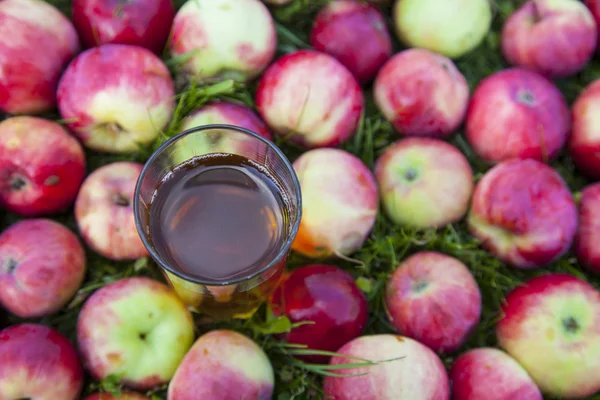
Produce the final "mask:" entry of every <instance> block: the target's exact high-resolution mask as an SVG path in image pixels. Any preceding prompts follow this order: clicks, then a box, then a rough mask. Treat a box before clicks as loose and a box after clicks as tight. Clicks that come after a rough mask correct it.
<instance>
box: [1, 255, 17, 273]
mask: <svg viewBox="0 0 600 400" xmlns="http://www.w3.org/2000/svg"><path fill="white" fill-rule="evenodd" d="M18 266H19V263H18V262H17V260H15V259H14V258H8V259H7V260H5V261H4V264H2V271H4V272H6V273H7V274H12V273H13V272H14V270H15V269H17V267H18Z"/></svg>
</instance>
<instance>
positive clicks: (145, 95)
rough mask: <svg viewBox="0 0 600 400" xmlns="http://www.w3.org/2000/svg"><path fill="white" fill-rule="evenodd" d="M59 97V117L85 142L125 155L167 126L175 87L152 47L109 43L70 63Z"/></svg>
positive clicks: (89, 145) (171, 111)
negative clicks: (151, 49)
mask: <svg viewBox="0 0 600 400" xmlns="http://www.w3.org/2000/svg"><path fill="white" fill-rule="evenodd" d="M109 71H110V73H108V72H109ZM57 98H58V108H59V111H60V114H61V116H62V117H63V119H65V120H67V121H68V123H67V125H68V127H69V128H70V129H71V130H72V131H73V133H74V134H75V135H77V136H78V137H79V138H80V139H81V141H82V142H83V144H84V146H86V147H88V148H89V149H92V150H96V151H102V152H108V153H126V152H131V151H135V150H138V149H139V148H140V147H143V146H144V145H147V144H149V143H150V142H152V141H153V140H154V139H156V137H157V136H158V134H159V131H160V130H161V129H162V128H164V127H165V126H166V125H167V123H168V122H169V120H170V119H171V116H172V114H173V110H174V108H175V87H174V84H173V80H172V78H171V75H170V73H169V70H168V69H167V67H166V65H165V64H164V63H163V62H162V61H161V59H160V58H158V56H156V55H155V54H154V53H152V52H151V51H150V50H148V49H146V48H143V47H139V46H134V45H127V44H105V45H102V46H98V47H93V48H91V49H88V50H86V51H84V52H83V53H81V54H79V55H78V56H77V57H76V58H75V59H74V60H73V61H72V62H71V63H70V64H69V66H68V67H67V69H66V71H65V73H64V74H63V76H62V78H61V80H60V82H59V84H58V93H57Z"/></svg>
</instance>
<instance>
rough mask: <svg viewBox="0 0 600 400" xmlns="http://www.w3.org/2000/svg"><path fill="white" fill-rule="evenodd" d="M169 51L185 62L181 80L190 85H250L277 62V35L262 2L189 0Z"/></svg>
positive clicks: (181, 10)
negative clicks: (227, 82)
mask: <svg viewBox="0 0 600 400" xmlns="http://www.w3.org/2000/svg"><path fill="white" fill-rule="evenodd" d="M225 27H227V29H225ZM168 46H169V49H170V52H171V55H172V56H173V57H183V58H184V61H183V62H182V64H181V70H180V71H179V74H183V75H184V76H186V78H187V79H188V80H194V81H199V82H203V81H208V80H215V79H234V80H236V81H249V80H252V79H254V78H256V77H257V76H258V75H260V73H261V72H263V71H264V69H265V68H266V67H267V65H269V63H270V62H271V60H273V57H274V56H275V50H276V48H277V31H276V30H275V23H274V21H273V17H271V13H269V10H268V9H267V7H266V6H265V5H264V4H263V3H262V2H261V1H260V0H188V1H186V2H185V3H184V4H183V5H182V6H181V8H179V10H178V11H177V14H176V15H175V19H174V21H173V29H172V32H171V40H170V41H169V44H168Z"/></svg>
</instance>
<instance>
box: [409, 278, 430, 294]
mask: <svg viewBox="0 0 600 400" xmlns="http://www.w3.org/2000/svg"><path fill="white" fill-rule="evenodd" d="M427 286H429V283H427V282H426V281H417V282H415V284H414V285H413V290H414V291H415V292H417V293H421V292H422V291H423V290H425V289H426V288H427Z"/></svg>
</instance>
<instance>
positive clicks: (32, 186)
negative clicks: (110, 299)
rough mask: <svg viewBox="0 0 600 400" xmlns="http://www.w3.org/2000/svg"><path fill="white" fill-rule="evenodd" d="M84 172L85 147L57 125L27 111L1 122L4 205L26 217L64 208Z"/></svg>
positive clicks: (0, 189) (0, 181)
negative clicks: (26, 114) (24, 114)
mask: <svg viewBox="0 0 600 400" xmlns="http://www.w3.org/2000/svg"><path fill="white" fill-rule="evenodd" d="M10 1H12V0H10ZM1 4H2V3H0V7H1ZM85 173H86V160H85V154H84V151H83V148H82V146H81V144H80V143H79V142H78V141H77V139H75V138H74V137H73V136H71V135H70V134H69V133H68V132H67V131H66V130H65V129H64V128H63V127H62V126H61V125H59V124H57V123H56V122H53V121H49V120H46V119H42V118H38V117H28V116H17V117H11V118H8V119H5V120H4V121H2V122H0V206H1V207H4V208H5V209H6V210H7V211H10V212H13V213H16V214H18V215H21V216H24V217H39V216H44V215H50V214H55V213H59V212H62V211H65V210H66V209H67V208H68V207H70V206H71V205H73V202H74V201H75V197H76V196H77V192H78V191H79V188H80V186H81V183H82V182H83V179H84V177H85Z"/></svg>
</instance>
